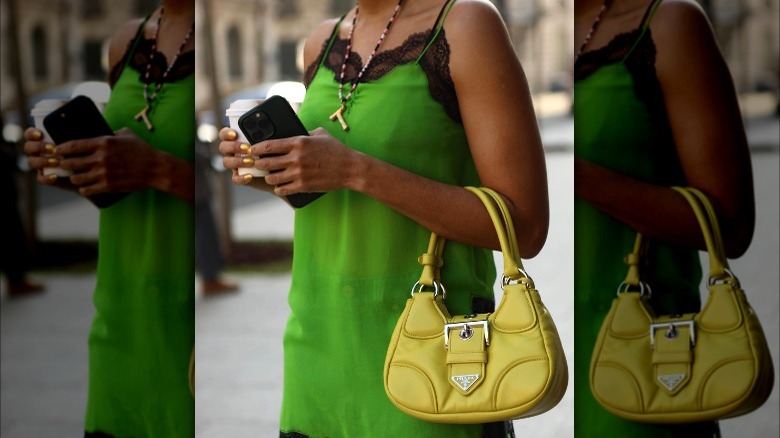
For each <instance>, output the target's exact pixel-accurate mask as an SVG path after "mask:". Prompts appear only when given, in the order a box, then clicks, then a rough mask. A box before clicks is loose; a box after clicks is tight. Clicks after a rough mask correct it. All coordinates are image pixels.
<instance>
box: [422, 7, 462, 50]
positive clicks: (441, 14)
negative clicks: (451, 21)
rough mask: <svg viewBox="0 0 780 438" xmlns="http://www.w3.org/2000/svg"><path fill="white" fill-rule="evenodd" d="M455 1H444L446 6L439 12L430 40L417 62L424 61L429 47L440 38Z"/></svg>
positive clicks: (429, 35) (429, 36)
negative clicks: (423, 58)
mask: <svg viewBox="0 0 780 438" xmlns="http://www.w3.org/2000/svg"><path fill="white" fill-rule="evenodd" d="M455 1H456V0H445V1H444V5H443V6H442V8H441V10H440V11H439V16H438V17H436V21H434V22H433V25H434V27H433V28H431V31H430V32H429V34H428V40H427V41H426V42H425V47H424V48H423V50H422V53H420V56H418V57H417V62H420V59H422V57H423V55H425V52H427V51H428V47H430V46H431V44H433V42H434V41H435V40H436V37H438V36H439V33H440V32H441V30H442V29H443V28H444V20H446V19H447V14H449V13H450V9H452V5H454V4H455Z"/></svg>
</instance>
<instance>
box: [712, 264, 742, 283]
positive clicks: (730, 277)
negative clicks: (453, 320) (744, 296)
mask: <svg viewBox="0 0 780 438" xmlns="http://www.w3.org/2000/svg"><path fill="white" fill-rule="evenodd" d="M723 271H724V272H726V274H727V275H728V276H727V277H715V276H712V275H710V276H708V277H707V284H708V285H710V286H714V285H716V284H726V283H730V284H733V285H735V286H737V287H739V280H738V279H737V277H736V276H735V275H734V273H733V272H731V270H730V269H728V268H725V269H724V270H723Z"/></svg>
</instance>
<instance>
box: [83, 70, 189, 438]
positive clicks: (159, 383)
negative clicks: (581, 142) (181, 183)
mask: <svg viewBox="0 0 780 438" xmlns="http://www.w3.org/2000/svg"><path fill="white" fill-rule="evenodd" d="M139 75H140V73H139V72H138V71H136V70H134V69H132V68H130V67H129V66H127V65H126V66H125V68H124V70H123V71H122V74H121V76H120V78H119V80H118V81H117V83H116V84H115V85H114V88H113V90H112V93H111V97H110V100H109V102H108V104H107V105H106V108H105V112H104V115H105V117H106V120H107V121H108V122H109V124H110V125H111V127H112V128H113V129H114V130H118V129H120V128H122V127H127V128H130V129H132V130H133V131H134V132H135V133H136V134H138V135H139V136H140V137H141V138H143V139H144V140H145V141H147V142H148V143H149V144H151V145H153V146H154V147H156V148H158V149H160V150H162V151H164V152H166V153H169V154H172V155H174V156H176V157H179V158H182V159H185V160H187V161H190V162H191V161H192V160H193V152H194V141H195V137H194V134H195V127H194V126H193V124H194V120H195V116H194V105H195V102H194V96H195V93H194V91H195V88H194V86H195V75H194V74H192V75H189V76H188V77H186V78H184V79H182V80H179V81H177V82H173V83H166V84H165V85H164V86H163V87H162V89H161V90H160V92H159V94H158V97H157V100H156V102H155V104H154V105H153V106H152V110H151V111H150V113H149V115H150V118H151V119H152V122H153V123H154V126H155V129H154V131H151V132H150V131H148V130H147V129H146V127H145V125H144V124H143V123H142V122H137V121H135V120H133V116H134V115H135V114H136V113H137V112H138V111H139V110H140V109H141V108H143V107H144V105H145V102H144V97H143V84H142V83H141V80H140V78H139ZM193 233H194V216H193V210H192V207H191V206H190V205H189V204H188V203H187V202H185V201H183V200H181V199H179V198H176V197H174V196H172V195H170V194H167V193H163V192H160V191H156V190H143V191H139V192H134V193H132V194H130V195H129V196H127V197H125V198H124V199H122V200H121V201H119V202H118V203H116V204H114V205H113V206H111V207H108V208H105V209H103V210H101V212H100V231H99V256H98V268H97V285H96V288H95V293H94V304H95V316H94V320H93V322H92V329H91V331H90V335H89V396H88V405H87V414H86V430H87V431H89V432H103V433H108V434H111V435H113V436H117V437H131V436H136V437H141V436H143V437H164V438H175V437H192V436H194V434H195V431H194V422H195V418H194V414H195V405H194V398H193V397H192V395H191V393H190V390H189V384H188V366H189V360H190V355H191V352H192V348H193V346H194V341H195V326H194V322H195V321H194V310H195V308H194V292H193V291H194V286H195V284H194V261H193V260H194V258H193V254H194V240H193V236H194V234H193Z"/></svg>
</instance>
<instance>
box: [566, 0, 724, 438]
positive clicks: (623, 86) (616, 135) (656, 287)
mask: <svg viewBox="0 0 780 438" xmlns="http://www.w3.org/2000/svg"><path fill="white" fill-rule="evenodd" d="M659 3H660V1H657V0H655V1H652V2H651V5H650V6H649V8H648V11H647V13H646V14H645V18H643V20H642V22H641V24H640V26H639V27H638V28H637V29H635V30H634V31H632V32H628V33H625V34H621V35H618V36H617V37H615V39H613V40H612V41H611V42H610V43H609V44H608V45H607V46H606V47H604V48H601V49H597V50H594V51H591V52H586V53H584V54H583V55H581V56H580V58H579V60H578V61H577V65H575V85H574V94H575V100H574V117H575V120H576V129H575V131H574V135H575V137H574V145H575V146H574V153H575V155H576V156H577V157H579V158H581V159H584V160H587V161H589V162H592V163H595V164H598V165H601V166H604V167H606V168H609V169H612V170H615V171H617V172H620V173H623V174H625V175H629V176H631V177H633V178H636V179H638V180H641V181H645V182H648V183H652V184H656V185H662V186H671V185H685V178H684V175H683V172H682V169H681V166H680V163H679V160H678V158H677V154H676V149H675V144H674V140H673V138H672V135H671V130H670V127H669V122H668V119H667V117H666V113H665V109H664V103H663V97H662V93H661V89H660V84H659V83H658V80H657V78H656V76H655V67H654V65H655V46H654V44H653V42H652V36H651V32H650V28H649V23H650V20H651V18H652V16H653V13H654V12H655V9H656V8H657V6H658V4H659ZM574 217H575V218H576V220H575V228H574V230H575V232H574V251H575V257H574V279H575V280H574V281H575V291H574V300H575V301H574V303H575V304H574V306H575V307H574V311H575V315H576V318H575V324H574V325H575V329H574V333H575V343H574V345H575V349H574V354H575V357H576V358H577V359H576V361H575V371H574V391H575V394H576V395H575V399H574V400H575V402H574V418H575V435H576V436H577V437H586V438H587V437H632V438H635V437H636V438H638V437H653V438H663V437H686V438H694V437H713V436H717V435H718V427H717V424H716V423H699V424H688V425H675V426H672V425H650V424H642V423H636V422H631V421H627V420H623V419H621V418H619V417H616V416H614V415H612V414H610V413H608V412H607V411H606V410H604V409H603V408H602V407H601V406H600V405H598V403H597V402H596V400H595V398H593V395H592V394H591V392H590V386H589V368H590V359H591V355H592V352H593V347H594V344H595V339H596V335H597V334H598V331H599V328H600V327H601V322H602V321H603V319H604V317H605V316H606V314H607V311H608V310H609V307H610V304H611V302H612V299H613V298H614V297H615V293H616V291H617V287H618V285H619V284H620V282H621V281H622V280H623V279H625V276H626V272H627V269H628V266H627V265H625V264H623V262H622V260H623V257H624V256H625V255H626V254H628V253H629V252H631V249H632V248H633V245H634V240H635V238H636V231H635V230H633V229H631V228H629V227H628V226H626V225H625V224H623V223H621V222H619V221H617V220H616V219H614V218H612V217H611V216H609V215H607V214H605V213H604V212H603V211H601V210H599V209H597V208H596V207H594V206H592V205H590V204H589V203H587V202H585V201H583V200H582V199H581V198H578V197H575V200H574ZM648 262H649V263H648V266H647V268H646V269H644V270H643V275H646V279H647V282H648V283H649V284H650V286H651V288H652V290H653V295H652V305H653V308H654V309H655V310H656V312H657V313H659V314H674V313H686V312H695V311H698V310H699V307H700V297H699V283H700V280H701V267H700V263H699V256H698V253H697V251H694V250H690V249H685V248H681V247H677V246H674V245H670V244H666V243H663V242H659V241H652V242H651V244H650V246H649V253H648ZM681 280H684V281H681Z"/></svg>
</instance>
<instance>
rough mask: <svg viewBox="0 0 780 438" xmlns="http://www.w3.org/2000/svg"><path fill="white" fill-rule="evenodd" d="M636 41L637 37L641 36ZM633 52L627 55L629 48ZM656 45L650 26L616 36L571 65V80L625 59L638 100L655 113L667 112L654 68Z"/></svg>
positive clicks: (582, 77)
mask: <svg viewBox="0 0 780 438" xmlns="http://www.w3.org/2000/svg"><path fill="white" fill-rule="evenodd" d="M640 35H641V39H640V40H639V42H637V38H640ZM634 43H636V47H634V50H633V52H631V54H630V55H629V51H630V50H631V47H633V45H634ZM655 57H656V48H655V43H654V42H653V36H652V32H651V31H650V29H647V31H646V32H645V34H644V35H642V28H641V27H640V28H637V29H634V30H632V31H630V32H624V33H621V34H618V35H615V37H614V38H612V40H611V41H610V42H609V43H608V44H607V45H606V46H604V47H601V48H598V49H596V50H591V51H589V52H585V53H583V54H582V55H580V57H579V59H577V63H576V64H575V65H574V79H575V80H582V79H585V78H587V77H588V76H590V75H592V74H593V73H595V72H596V71H597V70H599V69H600V68H601V67H604V66H607V65H611V64H615V63H617V62H620V61H621V60H624V61H623V62H624V64H625V66H626V69H627V70H628V71H629V73H631V76H632V77H633V78H634V92H635V94H636V96H637V98H638V99H639V100H641V101H642V102H644V103H645V104H646V105H648V106H649V107H650V108H651V110H652V111H653V112H654V113H655V114H659V115H663V116H665V115H666V106H665V105H664V100H663V93H662V91H661V84H660V82H658V76H657V74H656V70H655Z"/></svg>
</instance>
